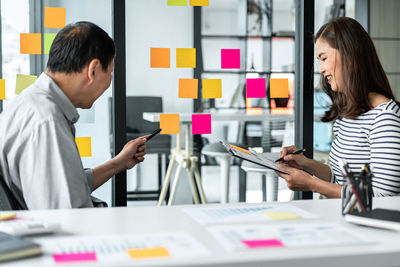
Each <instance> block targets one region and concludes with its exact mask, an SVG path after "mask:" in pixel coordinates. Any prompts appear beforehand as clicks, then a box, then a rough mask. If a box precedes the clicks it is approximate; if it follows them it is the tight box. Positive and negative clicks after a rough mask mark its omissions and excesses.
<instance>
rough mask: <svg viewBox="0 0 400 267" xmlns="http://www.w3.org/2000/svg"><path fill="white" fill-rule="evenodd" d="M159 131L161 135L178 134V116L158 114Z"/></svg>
mask: <svg viewBox="0 0 400 267" xmlns="http://www.w3.org/2000/svg"><path fill="white" fill-rule="evenodd" d="M160 129H162V131H161V134H178V133H179V131H180V128H179V114H160Z"/></svg>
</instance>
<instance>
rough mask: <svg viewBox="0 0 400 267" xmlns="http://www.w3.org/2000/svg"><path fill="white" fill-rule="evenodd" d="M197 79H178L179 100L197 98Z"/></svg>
mask: <svg viewBox="0 0 400 267" xmlns="http://www.w3.org/2000/svg"><path fill="white" fill-rule="evenodd" d="M198 84H199V81H198V80H197V79H179V98H193V99H197V98H198Z"/></svg>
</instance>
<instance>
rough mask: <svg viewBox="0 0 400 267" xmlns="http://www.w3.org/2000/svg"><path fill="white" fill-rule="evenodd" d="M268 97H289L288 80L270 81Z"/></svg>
mask: <svg viewBox="0 0 400 267" xmlns="http://www.w3.org/2000/svg"><path fill="white" fill-rule="evenodd" d="M269 84H270V97H271V98H288V97H289V80H288V79H275V78H274V79H270V80H269Z"/></svg>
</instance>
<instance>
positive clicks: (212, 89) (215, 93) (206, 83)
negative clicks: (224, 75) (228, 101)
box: [203, 79, 222, 98]
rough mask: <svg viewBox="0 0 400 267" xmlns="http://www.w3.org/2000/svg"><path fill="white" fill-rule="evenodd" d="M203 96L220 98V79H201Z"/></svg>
mask: <svg viewBox="0 0 400 267" xmlns="http://www.w3.org/2000/svg"><path fill="white" fill-rule="evenodd" d="M203 98H222V80H221V79H203Z"/></svg>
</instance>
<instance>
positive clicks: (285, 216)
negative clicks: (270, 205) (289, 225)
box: [265, 211, 301, 220]
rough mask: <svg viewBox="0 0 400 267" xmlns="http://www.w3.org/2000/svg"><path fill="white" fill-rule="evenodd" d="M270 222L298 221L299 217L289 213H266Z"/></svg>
mask: <svg viewBox="0 0 400 267" xmlns="http://www.w3.org/2000/svg"><path fill="white" fill-rule="evenodd" d="M265 215H267V216H268V217H269V218H271V219H272V220H293V219H300V218H301V216H299V215H297V214H294V213H292V212H290V211H267V212H265Z"/></svg>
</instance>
